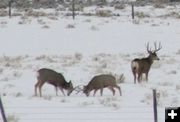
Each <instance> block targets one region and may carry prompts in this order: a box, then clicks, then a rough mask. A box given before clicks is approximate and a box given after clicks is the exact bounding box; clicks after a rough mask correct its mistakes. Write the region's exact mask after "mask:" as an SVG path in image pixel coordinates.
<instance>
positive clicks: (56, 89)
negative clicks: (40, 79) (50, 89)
mask: <svg viewBox="0 0 180 122" xmlns="http://www.w3.org/2000/svg"><path fill="white" fill-rule="evenodd" d="M55 91H56V96H58V88H57V87H56V86H55Z"/></svg>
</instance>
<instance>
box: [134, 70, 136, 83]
mask: <svg viewBox="0 0 180 122" xmlns="http://www.w3.org/2000/svg"><path fill="white" fill-rule="evenodd" d="M133 75H134V84H136V72H135V71H133Z"/></svg>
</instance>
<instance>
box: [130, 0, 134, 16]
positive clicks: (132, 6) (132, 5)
mask: <svg viewBox="0 0 180 122" xmlns="http://www.w3.org/2000/svg"><path fill="white" fill-rule="evenodd" d="M131 8H132V19H134V3H131Z"/></svg>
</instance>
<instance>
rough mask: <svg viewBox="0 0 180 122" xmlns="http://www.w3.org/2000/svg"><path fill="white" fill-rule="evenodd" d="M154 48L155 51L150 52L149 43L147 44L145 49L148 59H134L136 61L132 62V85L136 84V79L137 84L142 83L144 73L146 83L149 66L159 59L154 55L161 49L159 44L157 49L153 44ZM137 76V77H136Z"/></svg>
mask: <svg viewBox="0 0 180 122" xmlns="http://www.w3.org/2000/svg"><path fill="white" fill-rule="evenodd" d="M154 46H155V50H154V51H152V50H151V49H149V43H148V44H147V46H146V48H147V52H148V54H149V56H148V57H146V58H142V59H139V58H136V59H134V60H132V62H131V69H132V73H133V75H134V83H136V79H137V80H138V82H139V83H140V82H141V81H142V74H143V73H145V75H146V81H148V73H149V70H150V68H151V65H152V64H153V61H154V60H159V57H158V56H157V54H156V53H157V52H158V51H159V50H160V49H161V48H162V46H161V43H159V47H158V48H157V44H156V43H154ZM137 75H138V77H137ZM136 77H137V78H136Z"/></svg>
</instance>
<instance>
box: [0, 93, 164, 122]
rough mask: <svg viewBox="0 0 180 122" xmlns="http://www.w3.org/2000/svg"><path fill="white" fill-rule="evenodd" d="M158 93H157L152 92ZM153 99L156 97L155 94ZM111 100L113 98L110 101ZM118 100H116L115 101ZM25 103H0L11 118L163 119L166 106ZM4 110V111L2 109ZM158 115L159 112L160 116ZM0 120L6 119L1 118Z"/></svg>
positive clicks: (45, 121) (51, 121)
mask: <svg viewBox="0 0 180 122" xmlns="http://www.w3.org/2000/svg"><path fill="white" fill-rule="evenodd" d="M153 96H156V93H155V94H154V95H153ZM153 99H154V98H153ZM111 102H112V101H111ZM116 102H117V101H116ZM38 103H39V102H37V103H36V102H35V103H34V104H33V103H31V104H23V105H17V104H12V105H7V104H5V105H4V107H3V105H0V107H1V108H4V109H5V113H6V117H7V121H8V122H9V121H10V122H29V121H35V122H86V121H87V122H114V121H115V122H116V121H118V122H157V121H158V122H164V121H165V108H162V107H159V108H157V103H156V101H154V100H153V104H150V105H144V106H143V105H137V104H135V103H134V102H133V100H132V104H131V105H126V104H123V105H121V104H120V103H118V105H117V104H113V102H112V103H111V104H85V105H84V104H83V105H77V104H73V102H72V104H71V103H64V104H63V103H61V104H51V103H48V104H38ZM1 113H2V112H1ZM157 115H158V116H157ZM0 122H6V121H5V120H4V118H3V117H2V118H0Z"/></svg>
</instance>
